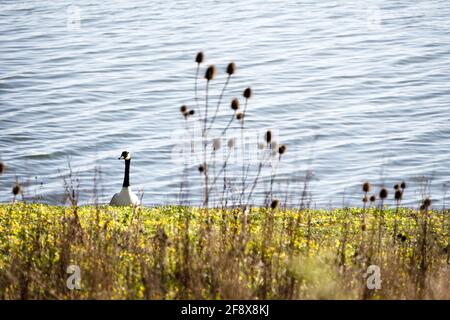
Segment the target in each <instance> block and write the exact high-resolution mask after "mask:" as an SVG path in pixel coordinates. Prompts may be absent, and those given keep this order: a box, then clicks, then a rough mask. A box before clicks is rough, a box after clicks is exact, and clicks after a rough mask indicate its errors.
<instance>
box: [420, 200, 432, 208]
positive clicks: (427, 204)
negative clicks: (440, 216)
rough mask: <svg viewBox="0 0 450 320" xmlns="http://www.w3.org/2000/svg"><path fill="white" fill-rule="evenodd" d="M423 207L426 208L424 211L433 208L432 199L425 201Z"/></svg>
mask: <svg viewBox="0 0 450 320" xmlns="http://www.w3.org/2000/svg"><path fill="white" fill-rule="evenodd" d="M422 206H423V207H424V209H427V208H429V207H430V206H431V199H430V198H426V199H425V200H423V204H422Z"/></svg>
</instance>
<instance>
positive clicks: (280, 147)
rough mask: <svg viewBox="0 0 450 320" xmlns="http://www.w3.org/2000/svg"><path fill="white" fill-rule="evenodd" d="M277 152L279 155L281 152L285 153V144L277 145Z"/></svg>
mask: <svg viewBox="0 0 450 320" xmlns="http://www.w3.org/2000/svg"><path fill="white" fill-rule="evenodd" d="M278 153H279V154H280V156H281V155H282V154H285V153H286V146H285V145H284V144H282V145H280V146H279V147H278Z"/></svg>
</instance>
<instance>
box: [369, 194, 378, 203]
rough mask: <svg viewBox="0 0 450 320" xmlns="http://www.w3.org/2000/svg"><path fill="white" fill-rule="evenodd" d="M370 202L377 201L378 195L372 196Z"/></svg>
mask: <svg viewBox="0 0 450 320" xmlns="http://www.w3.org/2000/svg"><path fill="white" fill-rule="evenodd" d="M369 200H370V202H375V201H376V200H377V197H376V196H375V195H372V196H370V199H369Z"/></svg>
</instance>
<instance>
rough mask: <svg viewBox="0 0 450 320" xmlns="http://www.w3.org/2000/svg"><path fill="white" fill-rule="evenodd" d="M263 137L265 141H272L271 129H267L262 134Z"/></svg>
mask: <svg viewBox="0 0 450 320" xmlns="http://www.w3.org/2000/svg"><path fill="white" fill-rule="evenodd" d="M264 138H265V139H266V142H267V143H270V142H271V141H272V131H270V130H267V131H266V134H265V135H264Z"/></svg>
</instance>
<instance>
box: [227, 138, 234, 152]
mask: <svg viewBox="0 0 450 320" xmlns="http://www.w3.org/2000/svg"><path fill="white" fill-rule="evenodd" d="M233 147H234V138H230V139H229V140H228V148H230V149H231V148H233Z"/></svg>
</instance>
